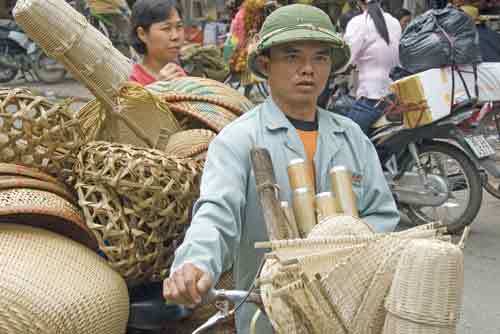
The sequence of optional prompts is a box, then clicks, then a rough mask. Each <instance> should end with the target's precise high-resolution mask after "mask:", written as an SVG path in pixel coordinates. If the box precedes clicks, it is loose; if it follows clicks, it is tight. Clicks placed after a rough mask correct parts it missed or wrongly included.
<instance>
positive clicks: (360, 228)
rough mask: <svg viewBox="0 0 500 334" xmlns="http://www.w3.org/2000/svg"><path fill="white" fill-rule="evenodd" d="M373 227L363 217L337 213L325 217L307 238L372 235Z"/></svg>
mask: <svg viewBox="0 0 500 334" xmlns="http://www.w3.org/2000/svg"><path fill="white" fill-rule="evenodd" d="M374 233H375V232H374V231H373V228H372V227H371V226H370V225H368V224H367V223H366V222H365V221H364V220H363V219H361V218H356V217H352V216H345V215H338V216H333V217H328V218H325V219H324V220H323V221H321V223H319V224H317V225H316V226H314V227H313V229H312V230H311V232H309V235H308V236H307V238H308V239H314V238H324V237H328V236H332V237H334V236H338V235H341V236H348V235H352V236H363V235H367V236H369V235H373V234H374Z"/></svg>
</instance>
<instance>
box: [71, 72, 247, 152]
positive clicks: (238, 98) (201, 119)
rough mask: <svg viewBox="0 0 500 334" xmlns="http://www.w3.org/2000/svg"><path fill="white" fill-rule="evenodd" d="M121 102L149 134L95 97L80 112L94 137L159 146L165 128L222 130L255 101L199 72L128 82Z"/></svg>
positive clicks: (172, 130) (124, 112)
mask: <svg viewBox="0 0 500 334" xmlns="http://www.w3.org/2000/svg"><path fill="white" fill-rule="evenodd" d="M118 102H119V104H120V106H121V107H120V110H119V111H120V113H121V115H124V116H127V117H128V118H129V120H130V121H131V123H132V124H135V125H136V127H137V128H139V129H143V132H144V134H143V136H142V137H144V138H140V137H139V136H138V135H137V133H136V132H137V131H136V132H134V131H132V130H130V129H129V128H130V126H129V125H127V124H124V123H123V120H119V119H116V115H115V116H114V118H110V117H111V116H108V114H107V113H106V112H105V111H104V109H103V106H102V105H101V103H100V102H99V101H91V102H89V103H88V104H87V105H85V106H84V107H83V108H82V109H81V110H80V112H79V113H78V118H79V119H81V120H82V128H83V129H84V132H85V133H86V134H87V135H88V137H87V138H88V139H89V140H95V139H96V138H98V139H102V140H107V141H115V142H120V143H131V144H136V145H140V146H146V147H155V144H156V142H157V141H158V138H159V135H160V130H161V129H164V128H166V129H168V131H169V132H170V134H173V133H176V132H178V131H179V130H181V129H184V130H186V129H202V128H207V129H211V130H213V131H215V132H219V131H220V130H221V129H222V128H223V127H224V126H226V125H227V124H229V123H230V122H231V121H233V120H235V119H236V117H238V116H239V115H241V114H243V113H244V112H246V111H248V110H250V109H251V108H252V107H253V105H252V103H251V102H250V101H249V100H248V99H247V98H246V97H244V96H243V95H241V94H240V93H239V92H238V91H236V90H234V89H232V88H231V87H229V86H227V85H224V84H222V83H220V82H217V81H215V80H210V79H204V78H195V77H184V78H180V79H176V80H172V81H169V82H162V81H159V82H156V83H154V84H152V85H149V86H147V87H146V88H143V87H141V86H139V85H134V84H131V83H128V84H126V85H124V87H123V89H122V90H121V91H120V98H119V101H118ZM171 114H173V115H174V116H175V119H172V117H171ZM110 115H111V114H110ZM144 115H150V117H151V118H152V119H153V120H154V124H150V123H151V122H149V121H148V123H145V122H146V120H144Z"/></svg>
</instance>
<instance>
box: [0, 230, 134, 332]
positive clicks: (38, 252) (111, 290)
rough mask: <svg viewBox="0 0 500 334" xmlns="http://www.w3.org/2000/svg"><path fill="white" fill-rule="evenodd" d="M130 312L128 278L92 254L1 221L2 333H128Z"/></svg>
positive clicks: (45, 233)
mask: <svg viewBox="0 0 500 334" xmlns="http://www.w3.org/2000/svg"><path fill="white" fill-rule="evenodd" d="M128 312H129V300H128V292H127V287H126V284H125V282H124V280H123V279H122V278H121V277H120V276H119V275H118V274H116V273H115V272H114V271H113V270H112V269H111V268H109V266H108V265H107V264H106V263H105V261H103V260H102V258H100V257H99V256H98V255H96V254H95V253H94V252H93V251H91V250H89V249H88V248H86V247H83V246H82V245H80V244H78V243H75V242H73V241H71V240H69V239H67V238H65V237H62V236H60V235H58V234H55V233H52V232H49V231H45V230H43V229H38V228H33V227H30V226H21V225H16V224H4V223H0V332H2V333H23V334H53V333H61V334H102V333H106V334H124V333H125V330H126V325H127V320H128Z"/></svg>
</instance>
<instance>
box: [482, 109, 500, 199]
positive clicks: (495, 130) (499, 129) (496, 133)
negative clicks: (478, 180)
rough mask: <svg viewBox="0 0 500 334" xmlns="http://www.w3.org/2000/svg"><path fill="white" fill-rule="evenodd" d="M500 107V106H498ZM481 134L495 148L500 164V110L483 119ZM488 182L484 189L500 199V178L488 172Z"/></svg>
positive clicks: (497, 161) (496, 158)
mask: <svg viewBox="0 0 500 334" xmlns="http://www.w3.org/2000/svg"><path fill="white" fill-rule="evenodd" d="M497 108H500V107H497ZM480 126H481V134H483V135H484V136H485V138H486V140H487V141H488V142H489V143H490V145H491V147H493V149H494V150H495V156H494V157H493V159H495V162H496V165H497V166H500V110H493V111H492V112H491V113H490V114H489V115H487V116H486V117H485V118H484V119H483V120H482V121H481V125H480ZM487 176H488V178H487V182H484V183H483V187H484V189H485V190H486V191H487V192H489V193H490V194H491V195H492V196H494V197H496V198H499V199H500V178H495V177H493V176H492V175H490V174H487Z"/></svg>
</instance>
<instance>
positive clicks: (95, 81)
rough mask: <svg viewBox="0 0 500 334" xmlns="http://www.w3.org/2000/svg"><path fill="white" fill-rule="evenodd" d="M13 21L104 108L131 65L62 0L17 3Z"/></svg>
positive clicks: (108, 104) (113, 98) (112, 101)
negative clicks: (80, 83) (81, 84)
mask: <svg viewBox="0 0 500 334" xmlns="http://www.w3.org/2000/svg"><path fill="white" fill-rule="evenodd" d="M13 15H14V17H15V20H16V22H17V23H18V24H19V25H20V26H21V27H22V28H23V30H24V31H25V32H26V33H27V34H28V35H29V37H30V38H31V39H32V40H33V41H35V42H36V43H37V44H38V45H40V46H41V47H42V48H43V49H44V51H45V52H46V53H47V54H49V55H51V56H53V57H54V58H55V59H57V60H58V61H59V62H60V63H61V64H63V65H64V67H65V68H66V70H68V72H70V73H71V74H72V76H73V77H74V78H75V79H77V80H78V81H80V82H82V83H83V84H84V85H85V86H86V87H87V88H88V89H89V90H90V91H91V92H92V93H93V94H94V95H95V96H96V97H97V98H98V99H100V101H101V102H102V103H103V104H104V106H105V107H106V108H108V109H111V108H112V107H113V106H114V105H115V101H114V100H115V96H116V95H117V92H118V90H119V88H120V86H121V85H122V84H123V83H124V82H126V81H127V80H128V76H129V74H130V72H131V70H132V63H131V61H130V60H129V59H127V58H126V57H125V56H123V55H122V54H121V53H120V51H118V50H117V49H115V48H114V47H113V45H112V43H111V41H110V40H109V39H108V38H106V37H105V36H104V35H103V34H102V33H100V32H99V31H98V30H97V29H96V28H94V27H93V26H92V25H91V24H90V23H89V22H88V21H87V20H86V19H85V17H84V16H83V15H82V14H80V13H78V12H77V11H76V10H75V9H74V8H73V7H71V6H70V5H69V4H68V3H67V2H66V1H64V0H19V1H17V3H16V6H15V8H14V10H13Z"/></svg>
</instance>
